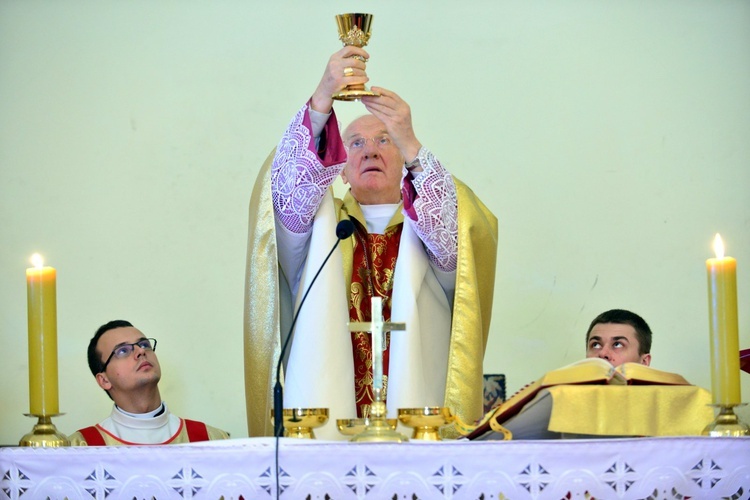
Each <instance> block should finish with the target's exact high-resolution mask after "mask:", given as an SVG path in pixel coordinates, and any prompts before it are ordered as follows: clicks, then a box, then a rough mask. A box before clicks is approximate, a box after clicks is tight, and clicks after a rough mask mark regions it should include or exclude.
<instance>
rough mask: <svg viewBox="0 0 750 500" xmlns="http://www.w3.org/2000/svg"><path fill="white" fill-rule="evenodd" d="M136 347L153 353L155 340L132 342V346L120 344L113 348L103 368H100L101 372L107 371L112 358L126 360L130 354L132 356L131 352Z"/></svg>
mask: <svg viewBox="0 0 750 500" xmlns="http://www.w3.org/2000/svg"><path fill="white" fill-rule="evenodd" d="M136 346H138V347H140V348H141V349H143V350H144V351H155V350H156V339H141V340H139V341H138V342H133V343H132V344H121V345H118V346H117V347H115V349H114V350H113V351H112V354H110V355H109V357H108V358H107V361H105V362H104V366H102V371H105V370H106V369H107V365H108V364H109V362H110V361H112V358H117V359H122V358H127V357H128V356H130V355H131V354H133V351H134V350H135V348H136Z"/></svg>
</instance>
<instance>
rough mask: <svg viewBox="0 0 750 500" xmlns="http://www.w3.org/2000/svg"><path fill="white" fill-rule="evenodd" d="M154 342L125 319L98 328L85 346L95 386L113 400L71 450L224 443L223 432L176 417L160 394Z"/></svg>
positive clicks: (75, 439) (81, 432)
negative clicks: (106, 414) (107, 411)
mask: <svg viewBox="0 0 750 500" xmlns="http://www.w3.org/2000/svg"><path fill="white" fill-rule="evenodd" d="M155 351H156V339H152V338H146V336H145V335H143V333H141V331H140V330H138V329H137V328H135V327H134V326H133V325H132V324H131V323H130V322H128V321H124V320H115V321H110V322H109V323H107V324H105V325H102V326H101V327H100V328H99V329H98V330H97V331H96V334H95V335H94V337H93V338H92V339H91V342H89V348H88V362H89V368H90V369H91V373H93V375H94V377H95V378H96V382H97V383H98V384H99V387H101V388H102V389H104V391H105V392H106V393H107V394H108V395H109V397H110V399H112V400H113V401H114V403H115V404H114V407H113V408H112V413H111V414H110V415H109V417H108V418H106V419H105V420H103V421H102V422H100V423H98V424H96V425H94V426H91V427H86V428H84V429H80V430H79V431H78V432H76V433H75V434H73V435H72V436H71V438H70V441H71V444H72V445H73V446H117V445H137V444H141V445H142V444H180V443H189V442H195V441H208V440H210V439H227V438H228V437H229V435H228V434H227V433H226V432H224V431H223V430H221V429H217V428H215V427H211V426H208V425H206V424H204V423H203V422H198V421H195V420H188V419H184V418H180V417H178V416H176V415H174V414H172V413H171V412H170V411H169V408H168V407H167V404H166V403H165V402H164V401H162V399H161V395H160V393H159V380H160V379H161V367H160V366H159V360H158V358H157V357H156V352H155Z"/></svg>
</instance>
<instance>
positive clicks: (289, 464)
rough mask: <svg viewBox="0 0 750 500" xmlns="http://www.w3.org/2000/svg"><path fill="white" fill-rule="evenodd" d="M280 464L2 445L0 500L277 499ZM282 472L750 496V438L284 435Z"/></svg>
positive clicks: (363, 486) (288, 489)
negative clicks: (352, 439)
mask: <svg viewBox="0 0 750 500" xmlns="http://www.w3.org/2000/svg"><path fill="white" fill-rule="evenodd" d="M274 464H275V462H274V439H273V438H255V439H235V440H228V441H225V442H216V441H214V442H208V443H195V444H189V445H172V446H152V447H149V446H143V447H140V446H138V447H102V448H85V447H84V448H56V449H55V448H51V449H45V448H15V447H14V448H0V498H3V499H5V498H10V499H37V498H50V499H62V498H68V499H82V498H86V499H89V498H96V499H104V498H109V499H114V498H127V499H132V498H138V499H141V498H148V499H150V498H156V499H159V500H161V499H172V498H174V499H184V498H195V499H204V498H205V499H213V500H215V499H219V498H222V497H223V498H224V499H227V500H228V499H239V498H244V499H248V500H249V499H256V498H275V497H276V477H275V474H274V470H275V466H274ZM279 466H280V474H279V483H280V490H281V493H282V495H283V496H282V498H287V499H297V498H313V499H315V498H321V499H322V498H334V499H347V498H359V499H363V498H368V499H385V498H399V499H401V498H409V499H412V498H419V499H426V498H454V499H459V498H461V499H464V498H467V499H480V498H485V499H529V498H533V499H547V498H549V499H576V498H580V499H612V498H623V499H666V498H670V499H684V498H697V499H709V498H710V499H719V498H732V499H748V498H750V438H707V437H691V438H673V437H667V438H635V439H601V440H599V439H597V440H590V439H586V440H584V439H581V440H555V441H507V442H467V441H444V442H438V443H433V442H414V441H410V442H409V443H404V444H390V443H374V444H355V443H348V442H343V443H341V442H330V441H302V440H294V439H289V438H284V439H281V440H280V449H279Z"/></svg>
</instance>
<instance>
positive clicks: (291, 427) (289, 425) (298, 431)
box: [271, 408, 328, 439]
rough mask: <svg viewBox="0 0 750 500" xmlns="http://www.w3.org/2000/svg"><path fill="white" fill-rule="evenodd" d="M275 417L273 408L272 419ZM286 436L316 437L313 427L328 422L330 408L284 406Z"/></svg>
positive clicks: (283, 417)
mask: <svg viewBox="0 0 750 500" xmlns="http://www.w3.org/2000/svg"><path fill="white" fill-rule="evenodd" d="M273 418H274V413H273V410H271V420H273ZM282 422H283V424H284V437H291V438H299V439H315V433H314V432H313V429H314V428H316V427H322V426H323V425H325V423H326V422H328V408H284V409H283V410H282Z"/></svg>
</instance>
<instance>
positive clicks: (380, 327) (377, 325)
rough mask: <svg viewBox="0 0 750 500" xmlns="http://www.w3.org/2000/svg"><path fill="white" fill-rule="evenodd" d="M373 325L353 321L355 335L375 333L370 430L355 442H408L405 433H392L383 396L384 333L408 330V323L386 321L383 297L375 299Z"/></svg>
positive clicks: (351, 326)
mask: <svg viewBox="0 0 750 500" xmlns="http://www.w3.org/2000/svg"><path fill="white" fill-rule="evenodd" d="M370 312H371V313H370V318H371V321H370V322H369V323H367V322H364V321H352V322H350V323H349V330H350V331H352V332H366V331H370V332H371V333H372V396H373V400H372V406H371V409H370V418H369V419H368V424H367V427H366V428H365V430H364V432H362V433H361V434H360V435H358V436H355V437H354V438H353V439H352V441H396V442H402V441H408V439H407V438H406V437H405V436H403V435H402V434H400V433H398V432H396V431H394V430H391V428H390V426H389V425H388V423H387V422H386V418H385V417H386V410H385V401H384V397H383V351H384V350H385V335H384V332H390V331H394V330H406V323H392V322H390V321H388V322H386V321H383V298H382V297H372V298H371V302H370Z"/></svg>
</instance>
